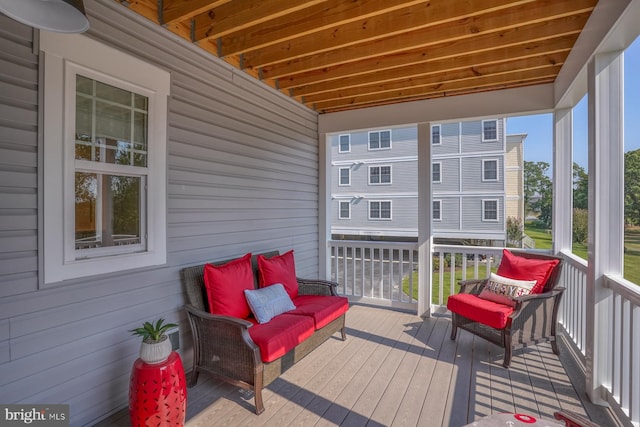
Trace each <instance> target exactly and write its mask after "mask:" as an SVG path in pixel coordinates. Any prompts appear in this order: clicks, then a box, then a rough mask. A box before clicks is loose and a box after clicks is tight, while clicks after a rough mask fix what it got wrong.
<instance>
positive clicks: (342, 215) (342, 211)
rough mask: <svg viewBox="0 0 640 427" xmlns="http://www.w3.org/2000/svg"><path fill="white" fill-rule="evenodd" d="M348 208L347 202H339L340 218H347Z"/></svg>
mask: <svg viewBox="0 0 640 427" xmlns="http://www.w3.org/2000/svg"><path fill="white" fill-rule="evenodd" d="M350 208H351V205H350V204H349V202H340V218H349V216H350Z"/></svg>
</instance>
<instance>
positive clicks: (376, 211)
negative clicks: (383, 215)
mask: <svg viewBox="0 0 640 427" xmlns="http://www.w3.org/2000/svg"><path fill="white" fill-rule="evenodd" d="M369 216H370V217H371V218H380V202H371V204H370V205H369Z"/></svg>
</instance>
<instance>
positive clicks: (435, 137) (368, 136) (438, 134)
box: [331, 118, 526, 245]
mask: <svg viewBox="0 0 640 427" xmlns="http://www.w3.org/2000/svg"><path fill="white" fill-rule="evenodd" d="M505 129H506V119H504V118H496V119H486V120H476V121H463V122H451V123H441V124H434V125H432V127H431V139H432V181H433V210H432V215H433V233H434V237H436V238H442V239H455V240H462V239H477V240H485V241H488V242H490V244H496V245H500V244H504V242H505V233H506V218H507V217H509V216H513V217H516V218H518V219H523V217H524V205H523V197H522V196H523V147H522V146H523V142H524V139H525V138H526V135H524V134H522V135H506V133H505ZM331 150H332V162H331V164H332V234H333V235H334V237H335V238H354V237H356V236H357V237H359V238H366V237H369V238H374V237H376V236H377V237H380V238H382V237H384V238H389V237H395V238H416V237H417V234H418V215H417V213H418V157H417V152H418V147H417V128H416V127H415V126H409V127H401V128H392V129H370V130H365V131H358V132H352V133H348V134H340V135H334V136H332V140H331Z"/></svg>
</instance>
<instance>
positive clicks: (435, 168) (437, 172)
mask: <svg viewBox="0 0 640 427" xmlns="http://www.w3.org/2000/svg"><path fill="white" fill-rule="evenodd" d="M432 168H433V169H432V174H433V182H440V163H434V164H433V166H432Z"/></svg>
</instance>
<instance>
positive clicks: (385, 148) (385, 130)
mask: <svg viewBox="0 0 640 427" xmlns="http://www.w3.org/2000/svg"><path fill="white" fill-rule="evenodd" d="M382 132H389V146H388V147H378V148H371V134H372V133H378V134H380V133H382ZM392 137H393V133H392V132H391V129H383V130H372V131H369V132H368V133H367V148H368V149H369V151H380V150H391V147H392V146H393V138H392ZM379 140H380V141H382V139H379Z"/></svg>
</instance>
